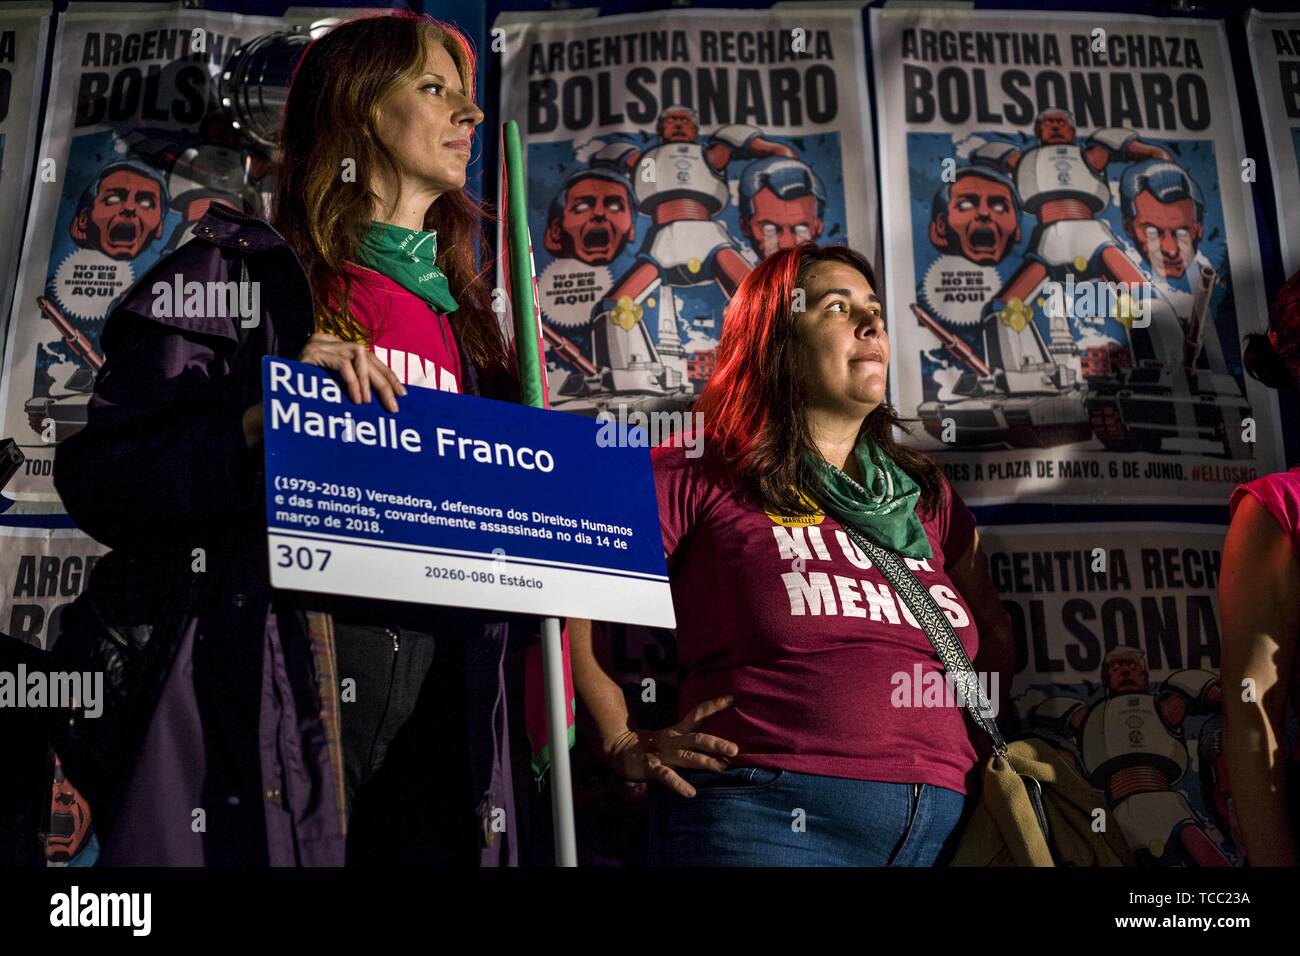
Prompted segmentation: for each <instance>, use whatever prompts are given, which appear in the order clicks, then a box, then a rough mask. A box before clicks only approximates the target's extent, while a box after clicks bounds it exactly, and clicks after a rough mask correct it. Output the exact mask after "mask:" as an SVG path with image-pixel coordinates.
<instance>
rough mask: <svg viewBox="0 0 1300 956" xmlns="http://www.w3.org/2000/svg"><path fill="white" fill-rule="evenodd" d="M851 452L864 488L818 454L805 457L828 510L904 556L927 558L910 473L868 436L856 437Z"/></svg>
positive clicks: (927, 546) (927, 547) (918, 494)
mask: <svg viewBox="0 0 1300 956" xmlns="http://www.w3.org/2000/svg"><path fill="white" fill-rule="evenodd" d="M853 455H854V457H855V458H857V460H858V464H860V465H861V466H862V474H863V475H864V476H865V478H866V485H865V487H864V486H863V485H860V484H858V483H857V482H856V481H854V480H853V479H852V478H850V477H849V476H848V475H846V474H845V473H844V472H842V471H840V469H838V468H836V467H835V466H834V465H832V464H829V463H828V462H826V461H825V460H823V459H822V458H821V457H820V456H817V455H811V454H810V455H809V456H808V460H809V462H811V463H812V465H813V467H814V468H815V469H816V470H817V472H818V473H819V474H820V475H821V477H822V484H823V491H822V494H821V500H822V501H823V502H824V503H825V506H826V508H827V510H829V511H830V512H831V514H833V515H834V516H835V517H836V519H838V520H839V521H840V522H841V523H843V524H846V525H852V526H853V527H855V528H857V529H858V530H859V531H861V532H862V534H863V535H864V536H866V537H867V538H870V539H871V540H872V541H874V542H875V543H876V544H878V545H880V546H881V547H883V548H889V550H891V551H895V552H897V553H898V554H901V555H903V556H904V557H908V558H929V557H930V556H931V553H932V552H931V550H930V539H929V538H928V537H926V534H925V528H924V527H922V525H921V519H920V517H918V516H917V513H916V503H917V501H918V500H919V499H920V497H921V489H920V487H919V486H918V485H917V483H916V482H915V481H913V480H912V476H911V475H909V474H908V473H907V472H905V471H903V469H902V468H899V467H898V465H897V464H896V463H895V462H894V461H893V459H891V458H890V457H889V456H888V455H884V454H881V453H880V452H879V450H878V449H877V448H876V445H875V442H873V441H872V440H871V439H870V438H863V439H862V441H860V442H858V445H857V447H856V448H854V449H853Z"/></svg>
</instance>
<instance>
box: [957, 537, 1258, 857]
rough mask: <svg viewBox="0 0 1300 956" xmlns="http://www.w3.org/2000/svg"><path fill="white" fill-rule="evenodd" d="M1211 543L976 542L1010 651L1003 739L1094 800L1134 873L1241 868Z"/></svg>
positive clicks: (1216, 547)
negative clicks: (1019, 742) (1037, 752)
mask: <svg viewBox="0 0 1300 956" xmlns="http://www.w3.org/2000/svg"><path fill="white" fill-rule="evenodd" d="M1224 532H1225V529H1223V528H1220V527H1205V526H1196V525H1160V524H1156V525H1144V526H1142V528H1141V529H1140V530H1139V529H1136V528H1134V527H1133V526H1127V525H1122V524H1115V525H1056V526H1050V527H1049V526H1043V525H1035V526H1003V527H987V528H985V529H984V530H983V533H982V534H981V538H982V540H983V541H984V543H985V545H984V546H985V550H986V551H987V553H988V555H989V570H990V575H991V577H992V579H993V582H994V585H995V587H997V589H998V592H999V593H1000V594H1001V596H1002V603H1003V605H1004V607H1006V609H1007V611H1008V613H1009V614H1010V616H1011V621H1012V627H1013V632H1014V640H1015V649H1016V673H1015V676H1014V678H1013V681H1012V692H1011V698H1012V700H1011V704H1012V707H1011V710H1012V712H1011V713H1010V714H1008V715H1007V718H1008V719H1007V722H1006V724H1005V729H1007V730H1008V731H1010V733H1008V735H1007V736H1008V739H1014V738H1016V737H1022V736H1033V737H1039V738H1042V739H1044V740H1047V741H1048V742H1049V743H1051V744H1052V745H1053V746H1055V747H1056V749H1057V750H1058V751H1059V753H1060V754H1061V755H1062V756H1063V757H1064V758H1065V759H1066V761H1067V762H1068V763H1069V764H1070V765H1071V766H1073V767H1074V768H1075V769H1076V770H1077V771H1078V772H1079V774H1080V775H1081V776H1082V777H1084V778H1085V779H1086V780H1088V781H1089V782H1090V783H1091V784H1092V785H1093V786H1094V787H1096V788H1097V790H1098V791H1100V792H1101V793H1103V794H1105V796H1106V799H1107V803H1108V804H1109V806H1110V810H1111V813H1110V819H1109V820H1108V821H1107V824H1108V825H1113V826H1117V827H1119V829H1120V831H1121V833H1122V834H1123V835H1124V837H1125V839H1126V841H1127V842H1128V845H1129V848H1130V850H1132V852H1133V854H1134V856H1135V857H1136V858H1137V859H1138V861H1139V862H1140V863H1143V864H1146V865H1151V866H1231V865H1235V864H1237V863H1240V862H1241V851H1240V850H1239V849H1238V847H1239V846H1240V838H1239V836H1238V833H1237V822H1236V811H1235V809H1234V806H1233V801H1232V794H1231V790H1230V787H1229V785H1228V780H1227V775H1226V757H1225V755H1224V752H1223V715H1222V701H1223V694H1224V689H1223V687H1222V686H1221V685H1220V683H1219V677H1218V675H1219V667H1220V664H1221V661H1222V648H1221V642H1220V637H1219V627H1218V607H1217V600H1216V595H1217V587H1218V574H1219V567H1220V562H1221V549H1222V545H1223V535H1224Z"/></svg>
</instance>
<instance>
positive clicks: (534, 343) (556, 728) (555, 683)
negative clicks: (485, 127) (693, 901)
mask: <svg viewBox="0 0 1300 956" xmlns="http://www.w3.org/2000/svg"><path fill="white" fill-rule="evenodd" d="M502 133H503V138H504V139H505V146H506V149H505V157H506V244H507V247H508V248H509V250H510V276H509V281H510V302H511V306H512V307H513V309H514V325H515V360H516V364H517V366H518V370H519V400H520V401H521V402H522V403H523V404H525V405H531V406H533V407H534V408H544V407H546V392H545V390H544V389H543V387H542V358H541V354H540V347H539V344H538V338H539V335H540V329H539V328H538V325H537V323H538V318H537V302H536V299H535V298H534V296H533V250H532V243H531V241H530V239H529V237H528V202H527V191H526V190H525V188H524V161H523V149H522V148H521V146H520V144H519V124H518V123H516V122H515V121H514V120H508V121H507V122H506V124H505V128H504V129H503V130H502ZM542 682H543V684H544V685H545V688H546V733H547V738H548V739H547V743H548V746H549V749H550V757H551V825H552V827H553V828H554V832H555V862H556V865H557V866H577V865H578V839H577V830H576V828H575V826H574V820H573V776H572V773H571V771H570V769H569V721H568V716H569V714H568V702H567V701H566V700H565V697H566V694H565V687H564V640H563V632H562V631H561V629H560V620H559V618H555V617H548V618H544V619H543V620H542Z"/></svg>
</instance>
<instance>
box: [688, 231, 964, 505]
mask: <svg viewBox="0 0 1300 956" xmlns="http://www.w3.org/2000/svg"><path fill="white" fill-rule="evenodd" d="M818 262H842V263H844V264H846V265H849V266H852V267H853V268H854V269H857V270H858V271H859V272H860V273H862V275H863V277H864V278H866V280H867V282H869V283H871V287H872V288H873V289H878V288H879V286H877V285H876V273H875V270H874V269H872V268H871V263H870V262H868V261H867V259H866V258H865V257H864V256H862V255H861V254H860V253H857V252H855V251H854V250H852V249H850V248H849V247H848V246H817V245H815V244H814V243H811V242H806V243H802V244H800V245H798V246H796V247H794V248H793V249H785V250H782V251H780V252H777V253H775V254H773V255H771V256H768V257H767V258H766V259H764V260H763V261H762V262H761V263H759V265H758V266H757V267H755V269H754V270H753V271H752V272H750V273H749V275H747V276H746V277H745V278H744V280H742V281H741V283H740V286H739V288H737V289H736V293H735V295H733V296H732V298H731V302H730V303H729V304H728V306H727V312H726V319H725V321H724V323H723V327H722V341H721V342H720V343H719V345H718V356H717V366H716V368H715V370H714V373H713V377H712V378H710V379H709V384H708V385H707V386H706V387H705V389H704V392H703V394H701V395H700V398H699V401H698V402H696V405H695V411H697V412H700V413H701V414H702V415H703V419H702V420H703V422H704V427H705V434H706V438H707V440H709V441H711V442H712V450H713V452H714V453H715V455H716V458H717V460H718V461H719V463H720V464H721V466H722V471H723V472H724V473H726V474H727V475H728V476H729V478H730V480H731V481H732V483H733V484H734V486H735V488H736V490H737V491H738V492H739V493H740V494H741V495H742V497H744V498H748V499H749V500H750V501H751V502H752V503H754V504H756V505H758V506H760V507H763V508H766V509H767V510H770V511H774V512H777V513H780V514H785V515H807V514H810V513H812V511H813V510H814V509H813V508H812V507H811V506H810V503H809V502H808V500H807V499H806V498H804V493H805V492H810V491H816V490H817V489H819V487H820V484H819V482H820V478H819V476H818V474H817V472H816V471H815V470H814V469H813V468H812V467H811V466H810V465H809V464H808V462H807V461H806V460H805V456H804V453H805V452H810V453H811V454H812V455H813V456H814V457H817V456H819V454H820V453H819V452H818V450H817V445H816V444H815V443H814V442H813V439H812V433H811V431H810V429H809V427H808V422H807V419H806V418H805V416H804V409H805V408H806V407H807V394H808V390H807V386H806V384H805V383H806V374H807V369H806V367H805V363H804V362H803V360H802V359H801V355H802V354H803V350H802V348H801V343H800V340H799V332H798V327H797V324H796V322H795V314H794V312H793V311H792V306H793V303H794V294H795V290H796V289H799V288H802V287H803V286H804V283H805V281H806V279H807V277H808V273H809V272H810V270H811V269H812V267H813V266H814V265H815V264H816V263H818ZM895 426H898V427H899V428H903V425H902V424H901V421H900V419H899V417H898V415H897V414H896V413H895V411H894V409H893V408H892V407H890V406H889V405H888V404H886V403H883V402H882V403H881V404H880V405H878V406H877V407H876V408H875V409H874V410H873V411H872V412H871V414H869V415H868V416H867V417H866V419H865V420H864V421H863V423H862V429H861V431H860V432H859V438H862V437H865V436H869V437H870V438H871V439H872V440H873V441H875V443H876V445H877V446H878V447H879V448H880V449H881V450H882V451H883V452H884V453H885V454H887V455H888V456H889V457H890V458H892V459H893V460H894V461H895V462H897V463H898V465H899V467H901V468H902V469H903V470H904V471H905V472H907V473H908V474H909V475H911V476H912V478H913V479H914V480H915V481H916V483H917V484H918V485H920V487H921V502H920V503H921V505H922V506H923V507H924V508H925V509H926V510H927V511H930V512H933V511H934V510H935V509H936V508H937V507H938V505H939V499H940V495H941V494H942V477H941V473H940V471H939V467H938V466H937V465H936V464H935V463H934V462H933V461H932V460H931V459H930V458H929V457H928V456H926V455H924V454H922V453H921V452H919V451H915V450H914V449H911V448H906V447H904V446H902V445H900V444H898V442H896V441H895V440H894V427H895ZM904 430H906V429H904Z"/></svg>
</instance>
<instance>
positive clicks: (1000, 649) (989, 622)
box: [947, 529, 1015, 714]
mask: <svg viewBox="0 0 1300 956" xmlns="http://www.w3.org/2000/svg"><path fill="white" fill-rule="evenodd" d="M947 570H948V578H949V580H951V581H952V583H953V585H954V586H955V587H956V588H957V590H958V591H960V592H961V596H962V599H963V600H964V601H965V602H966V606H967V607H969V608H970V611H971V614H972V616H973V617H974V619H975V629H976V631H978V633H979V642H980V644H979V651H978V652H976V654H975V660H973V661H971V664H972V665H973V666H974V668H975V670H976V672H978V673H981V674H997V675H998V699H997V701H996V704H997V708H998V713H999V714H1002V713H1004V712H1005V710H1006V708H1007V706H1008V705H1009V701H1010V697H1011V678H1012V677H1013V676H1014V674H1015V644H1014V634H1013V631H1012V628H1011V616H1010V615H1009V614H1007V609H1006V608H1004V607H1003V606H1002V599H1001V598H1000V597H998V592H997V589H996V588H994V587H993V579H992V578H990V577H989V566H988V559H987V558H986V557H985V555H984V551H983V549H981V548H980V536H979V531H978V529H975V530H973V531H972V533H971V543H970V547H969V548H968V549H967V551H966V553H965V554H964V555H963V556H962V558H961V559H960V560H958V561H957V562H955V563H953V564H950V565H948V569H947Z"/></svg>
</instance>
